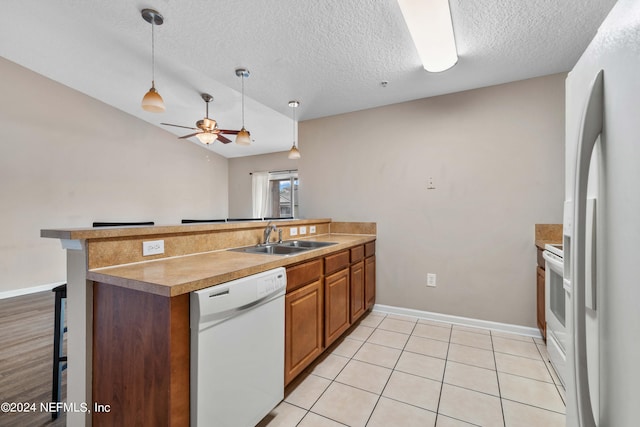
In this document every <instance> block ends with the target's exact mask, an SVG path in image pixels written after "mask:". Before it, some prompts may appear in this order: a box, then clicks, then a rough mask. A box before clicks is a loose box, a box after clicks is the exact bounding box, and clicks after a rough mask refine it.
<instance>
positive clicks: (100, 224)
mask: <svg viewBox="0 0 640 427" xmlns="http://www.w3.org/2000/svg"><path fill="white" fill-rule="evenodd" d="M130 225H155V223H154V222H153V221H145V222H94V223H93V226H94V227H126V226H130Z"/></svg>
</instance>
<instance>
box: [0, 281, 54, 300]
mask: <svg viewBox="0 0 640 427" xmlns="http://www.w3.org/2000/svg"><path fill="white" fill-rule="evenodd" d="M63 283H66V282H55V283H47V284H45V285H40V286H33V287H31V288H22V289H14V290H11V291H2V292H0V299H7V298H13V297H19V296H21V295H29V294H35V293H38V292H43V291H50V290H51V289H53V288H55V287H56V286H59V285H62V284H63Z"/></svg>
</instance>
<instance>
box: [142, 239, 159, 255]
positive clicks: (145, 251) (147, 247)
mask: <svg viewBox="0 0 640 427" xmlns="http://www.w3.org/2000/svg"><path fill="white" fill-rule="evenodd" d="M163 253H164V240H151V241H149V242H142V256H149V255H160V254H163Z"/></svg>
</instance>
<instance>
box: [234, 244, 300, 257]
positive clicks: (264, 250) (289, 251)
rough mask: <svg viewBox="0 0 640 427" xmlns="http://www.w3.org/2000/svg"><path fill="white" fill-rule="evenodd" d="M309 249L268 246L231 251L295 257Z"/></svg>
mask: <svg viewBox="0 0 640 427" xmlns="http://www.w3.org/2000/svg"><path fill="white" fill-rule="evenodd" d="M308 249H309V248H296V247H291V246H280V245H266V246H249V247H246V248H236V249H230V250H231V251H235V252H245V253H250V254H267V255H284V256H286V255H294V254H297V253H299V252H304V251H306V250H308Z"/></svg>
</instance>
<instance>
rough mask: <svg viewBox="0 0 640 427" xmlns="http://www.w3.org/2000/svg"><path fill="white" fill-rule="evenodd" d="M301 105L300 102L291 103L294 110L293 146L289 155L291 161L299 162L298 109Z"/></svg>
mask: <svg viewBox="0 0 640 427" xmlns="http://www.w3.org/2000/svg"><path fill="white" fill-rule="evenodd" d="M299 105H300V101H289V107H291V109H292V110H293V145H292V146H291V149H290V150H289V155H288V156H287V157H288V158H289V159H291V160H297V159H299V158H300V150H298V147H296V124H297V123H298V122H296V108H298V106H299Z"/></svg>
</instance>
